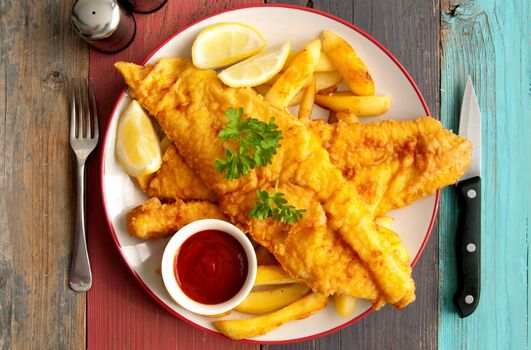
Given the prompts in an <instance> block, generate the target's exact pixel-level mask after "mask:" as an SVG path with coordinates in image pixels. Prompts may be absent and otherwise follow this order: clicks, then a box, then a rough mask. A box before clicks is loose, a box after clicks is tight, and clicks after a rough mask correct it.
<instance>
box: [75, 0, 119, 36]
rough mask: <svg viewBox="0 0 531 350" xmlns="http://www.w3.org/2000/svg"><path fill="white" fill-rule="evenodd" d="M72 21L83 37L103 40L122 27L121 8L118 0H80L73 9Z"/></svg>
mask: <svg viewBox="0 0 531 350" xmlns="http://www.w3.org/2000/svg"><path fill="white" fill-rule="evenodd" d="M71 21H72V25H73V26H74V29H75V30H76V31H77V32H78V34H79V35H81V36H82V37H84V38H86V39H88V40H97V39H103V38H106V37H109V36H111V35H112V34H113V33H114V31H115V30H116V29H117V28H118V26H119V25H120V7H119V5H118V3H117V2H116V0H78V1H76V3H75V4H74V6H73V7H72V16H71Z"/></svg>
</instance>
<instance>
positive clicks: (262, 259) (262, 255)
mask: <svg viewBox="0 0 531 350" xmlns="http://www.w3.org/2000/svg"><path fill="white" fill-rule="evenodd" d="M255 253H256V262H257V263H258V265H259V266H260V265H278V261H277V259H275V256H274V255H273V254H271V253H270V252H269V250H267V249H266V247H264V246H261V245H259V246H258V247H256V249H255Z"/></svg>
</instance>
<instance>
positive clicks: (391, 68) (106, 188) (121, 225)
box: [101, 5, 438, 343]
mask: <svg viewBox="0 0 531 350" xmlns="http://www.w3.org/2000/svg"><path fill="white" fill-rule="evenodd" d="M219 22H243V23H245V24H248V25H251V26H253V27H255V28H256V29H258V30H259V31H260V32H261V33H262V35H263V36H264V38H265V39H266V40H267V43H268V45H273V44H277V43H281V42H284V41H286V40H291V42H292V45H293V49H295V50H297V49H299V48H301V47H303V46H304V44H305V43H306V42H308V41H309V40H311V39H314V38H316V37H318V36H319V35H320V34H321V31H322V30H323V29H331V30H333V31H334V32H336V33H338V34H339V35H340V36H342V37H343V38H345V39H346V40H347V41H348V42H349V43H350V44H351V45H352V46H353V47H354V48H355V49H356V51H357V52H358V54H359V56H360V57H361V59H362V60H363V61H364V62H365V63H366V64H367V66H368V68H369V71H370V72H371V75H372V77H373V78H374V81H375V84H376V94H386V95H391V96H392V97H393V105H392V107H391V110H390V111H389V112H388V113H386V115H384V116H382V117H380V118H379V119H390V118H393V119H400V120H401V119H414V118H417V117H421V116H424V115H427V114H429V112H428V109H427V107H426V104H425V103H424V100H423V98H422V96H421V94H420V92H419V91H418V89H417V87H416V86H415V84H414V82H413V80H412V79H411V77H409V75H408V74H407V72H406V71H405V70H404V68H403V67H402V66H401V65H400V64H399V63H398V61H396V59H395V58H394V57H393V56H392V55H391V54H390V53H389V52H388V51H387V50H386V49H385V48H383V47H382V46H381V45H380V44H378V43H377V42H376V41H375V40H374V39H372V38H371V37H369V36H368V35H367V34H366V33H363V32H362V31H361V30H359V29H358V28H355V27H354V26H352V25H351V24H350V23H347V22H344V21H343V20H341V19H338V18H336V17H333V16H331V15H329V14H326V13H322V12H318V11H315V10H311V9H306V8H302V7H294V6H285V5H280V6H279V5H276V6H271V5H269V6H264V5H259V6H251V7H245V8H239V9H234V10H229V11H226V12H222V13H219V14H217V15H214V16H212V17H208V18H205V19H203V20H201V21H199V22H196V23H194V24H192V25H191V26H189V27H187V28H185V29H183V30H182V31H180V32H178V33H176V34H175V35H174V36H172V37H171V38H170V39H168V40H167V41H166V42H165V43H164V44H162V46H161V47H160V48H159V49H157V50H155V52H154V53H153V54H152V55H151V56H150V58H149V59H148V60H147V63H154V62H156V61H157V60H158V59H159V58H162V57H190V50H191V46H192V42H193V40H194V38H195V37H196V35H197V33H199V31H201V30H202V29H203V28H205V27H207V26H209V25H211V24H214V23H219ZM129 101H130V99H129V97H128V96H127V94H126V93H125V92H124V93H122V95H121V96H120V98H119V99H118V101H117V103H116V105H115V108H114V111H113V113H112V116H111V119H110V122H109V125H108V128H107V132H106V135H105V140H104V146H103V147H104V149H103V156H102V175H101V176H102V181H101V183H102V192H103V202H104V207H105V210H106V215H107V221H108V223H109V227H110V230H111V233H112V235H113V239H114V241H115V242H116V244H117V246H118V249H119V251H120V253H121V255H122V257H123V259H124V261H125V263H126V265H127V266H128V267H129V269H130V270H131V272H132V274H133V276H134V277H135V278H136V279H137V280H138V282H139V283H140V284H141V285H142V286H143V287H144V288H145V289H146V291H147V292H148V293H149V294H150V295H151V296H152V297H153V298H154V299H155V300H156V301H157V302H159V303H160V304H161V305H162V306H164V307H165V308H166V309H167V310H168V311H169V312H171V313H172V314H174V315H176V316H178V317H180V318H181V319H183V320H185V321H187V322H189V323H191V324H193V325H194V326H196V327H198V328H201V329H204V330H207V331H211V332H215V333H217V331H216V330H215V328H214V327H213V326H212V319H211V318H208V317H203V316H199V315H195V314H192V313H190V312H188V311H186V310H184V309H183V308H181V307H179V305H177V304H176V303H175V302H174V301H173V300H172V299H171V297H170V296H169V294H168V293H167V292H166V290H165V289H164V286H163V284H162V278H161V277H160V275H158V274H157V273H156V270H157V269H158V268H160V263H161V258H162V252H163V249H164V246H165V244H166V242H167V239H161V240H151V241H142V240H139V239H136V238H133V237H131V236H129V235H128V234H127V231H126V226H125V220H124V216H125V214H126V213H127V211H128V210H129V209H131V208H133V207H135V206H136V205H138V204H140V203H142V202H143V201H145V200H146V198H147V197H146V195H145V194H143V193H142V192H141V191H140V190H139V189H138V188H137V187H136V186H135V184H134V182H133V181H132V180H131V179H130V178H129V176H127V175H126V174H125V173H124V172H123V170H122V168H121V167H120V165H119V164H118V162H117V160H116V158H115V155H114V144H115V135H116V124H117V120H118V117H119V115H120V113H121V112H122V110H123V109H124V107H125V106H126V105H127V104H128V103H129ZM374 119H375V118H372V119H371V120H374ZM437 203H438V193H437V195H436V196H431V197H428V198H424V199H422V200H420V201H417V202H415V203H414V204H413V205H411V206H409V207H407V208H403V209H400V210H396V211H394V212H392V213H391V216H393V217H394V218H395V219H396V220H395V223H394V226H393V229H394V230H395V231H396V232H397V233H398V234H399V235H400V237H401V238H402V241H403V242H404V245H405V247H406V249H407V250H408V252H409V254H410V256H412V257H415V258H414V259H413V262H412V264H414V263H415V262H416V260H417V259H418V257H419V256H420V253H421V251H422V249H423V248H424V245H425V243H426V241H427V239H428V236H429V233H430V231H431V227H432V225H433V221H434V219H435V215H436V212H437ZM370 310H371V308H370V304H369V303H368V302H360V303H359V305H358V308H357V313H356V314H355V315H353V316H352V317H350V318H343V317H341V316H339V315H338V314H337V313H336V312H335V310H334V306H333V303H330V304H329V306H328V307H327V308H326V309H325V310H322V311H320V312H318V313H317V314H315V315H313V316H312V317H310V318H307V319H304V320H300V321H294V322H290V323H288V324H286V325H284V326H281V327H279V328H277V329H275V330H274V331H272V332H270V333H268V334H266V335H264V336H261V337H256V338H253V339H252V340H250V341H253V342H260V343H277V342H278V343H286V342H293V341H302V340H307V339H310V338H314V337H317V336H322V335H325V334H328V333H331V332H333V331H336V330H339V329H341V328H343V327H345V326H347V325H349V324H351V323H353V322H355V321H356V320H359V319H360V318H362V317H363V316H365V315H366V314H368V313H369V312H370ZM236 317H239V315H237V313H233V314H232V315H231V316H229V317H228V318H236Z"/></svg>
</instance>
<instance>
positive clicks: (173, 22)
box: [87, 0, 258, 349]
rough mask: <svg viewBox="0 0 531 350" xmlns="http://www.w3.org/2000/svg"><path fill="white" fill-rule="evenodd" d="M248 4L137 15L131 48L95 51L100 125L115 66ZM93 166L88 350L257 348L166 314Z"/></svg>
mask: <svg viewBox="0 0 531 350" xmlns="http://www.w3.org/2000/svg"><path fill="white" fill-rule="evenodd" d="M251 2H253V1H249V0H232V1H216V2H201V3H200V2H196V1H168V3H167V4H166V5H165V6H164V7H163V8H162V9H161V10H159V11H157V12H155V13H152V14H148V15H140V14H138V15H137V14H135V18H136V21H137V33H136V38H135V41H134V42H133V43H132V45H131V46H130V47H129V48H127V49H126V50H124V51H122V52H120V53H118V54H115V55H106V54H101V53H99V52H96V51H92V50H91V52H90V73H91V76H92V77H93V79H94V84H95V88H96V95H97V101H98V109H99V112H100V127H101V130H102V131H103V130H105V127H106V125H107V122H108V118H109V117H110V114H111V111H112V107H113V105H114V103H115V102H116V98H117V97H118V95H119V93H120V91H121V90H122V89H123V87H124V83H123V79H122V77H121V76H120V75H119V73H118V72H117V71H116V70H115V69H114V66H113V64H114V62H116V61H118V60H127V61H131V62H137V63H140V62H142V61H143V59H144V58H145V57H146V56H147V54H149V53H150V52H151V51H152V50H153V49H154V48H156V47H157V46H158V45H159V44H160V43H161V42H162V41H164V40H165V39H166V38H167V37H169V36H170V35H171V34H173V33H174V32H176V31H177V30H178V29H179V28H182V27H183V26H185V25H187V24H189V23H191V22H193V21H195V20H197V19H200V18H202V17H205V16H208V15H210V14H213V13H216V12H218V11H220V10H222V9H225V8H230V7H233V6H238V5H243V4H248V3H251ZM100 153H101V149H98V156H97V157H94V158H93V159H92V160H91V162H90V164H89V174H91V178H92V180H91V184H92V185H93V188H94V189H95V190H94V191H92V192H90V193H89V196H88V202H89V208H90V210H89V218H88V232H89V252H90V258H91V262H92V268H93V277H94V281H93V286H92V289H91V290H90V291H89V294H88V311H87V313H88V315H87V317H88V331H87V332H88V333H87V338H88V347H89V348H90V349H257V348H258V346H257V345H250V344H243V343H236V342H233V341H230V340H228V339H226V338H222V337H219V336H215V335H211V334H208V333H206V332H203V331H201V330H198V329H195V328H193V327H191V326H189V325H188V324H186V323H184V322H183V321H180V320H179V319H178V318H177V317H174V316H172V315H171V314H170V313H168V312H167V311H165V310H164V309H163V308H162V307H161V306H159V305H158V304H157V303H155V301H153V300H152V299H151V298H150V297H149V296H148V294H147V293H145V292H144V291H143V290H142V289H141V288H140V286H139V285H138V284H137V282H136V281H135V280H134V278H133V277H132V275H131V274H130V273H129V272H128V271H127V270H126V267H125V265H124V263H123V262H122V261H121V258H120V256H119V253H118V252H117V250H116V248H115V247H114V242H113V241H112V239H111V236H110V233H109V231H108V228H107V226H106V223H105V221H104V217H105V214H104V212H103V208H102V204H101V203H102V200H101V195H100V193H99V172H100V168H99V155H100Z"/></svg>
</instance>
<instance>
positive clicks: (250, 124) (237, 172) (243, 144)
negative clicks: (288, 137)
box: [214, 108, 282, 179]
mask: <svg viewBox="0 0 531 350" xmlns="http://www.w3.org/2000/svg"><path fill="white" fill-rule="evenodd" d="M242 115H243V108H238V109H234V108H229V109H228V110H227V111H226V112H225V116H226V117H227V118H228V119H229V121H228V122H227V124H226V125H225V127H224V128H223V130H221V131H220V132H219V134H218V136H219V137H221V139H223V141H228V140H233V141H236V142H237V144H238V145H237V147H236V151H234V152H232V151H231V150H228V149H225V155H226V156H227V159H224V160H222V159H216V162H215V164H214V165H215V166H216V170H217V171H218V172H220V173H221V172H223V171H225V178H227V179H237V178H238V177H240V176H241V175H244V176H245V175H247V174H248V173H249V171H251V170H252V169H254V168H255V167H257V166H264V165H267V164H270V163H271V159H272V158H273V156H274V155H275V154H276V153H277V151H276V150H277V148H278V147H280V142H279V141H280V140H282V133H281V132H280V130H279V129H278V126H277V125H276V124H275V118H274V117H272V118H271V120H269V123H265V122H262V121H260V120H258V119H255V118H246V119H244V120H241V117H242Z"/></svg>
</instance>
